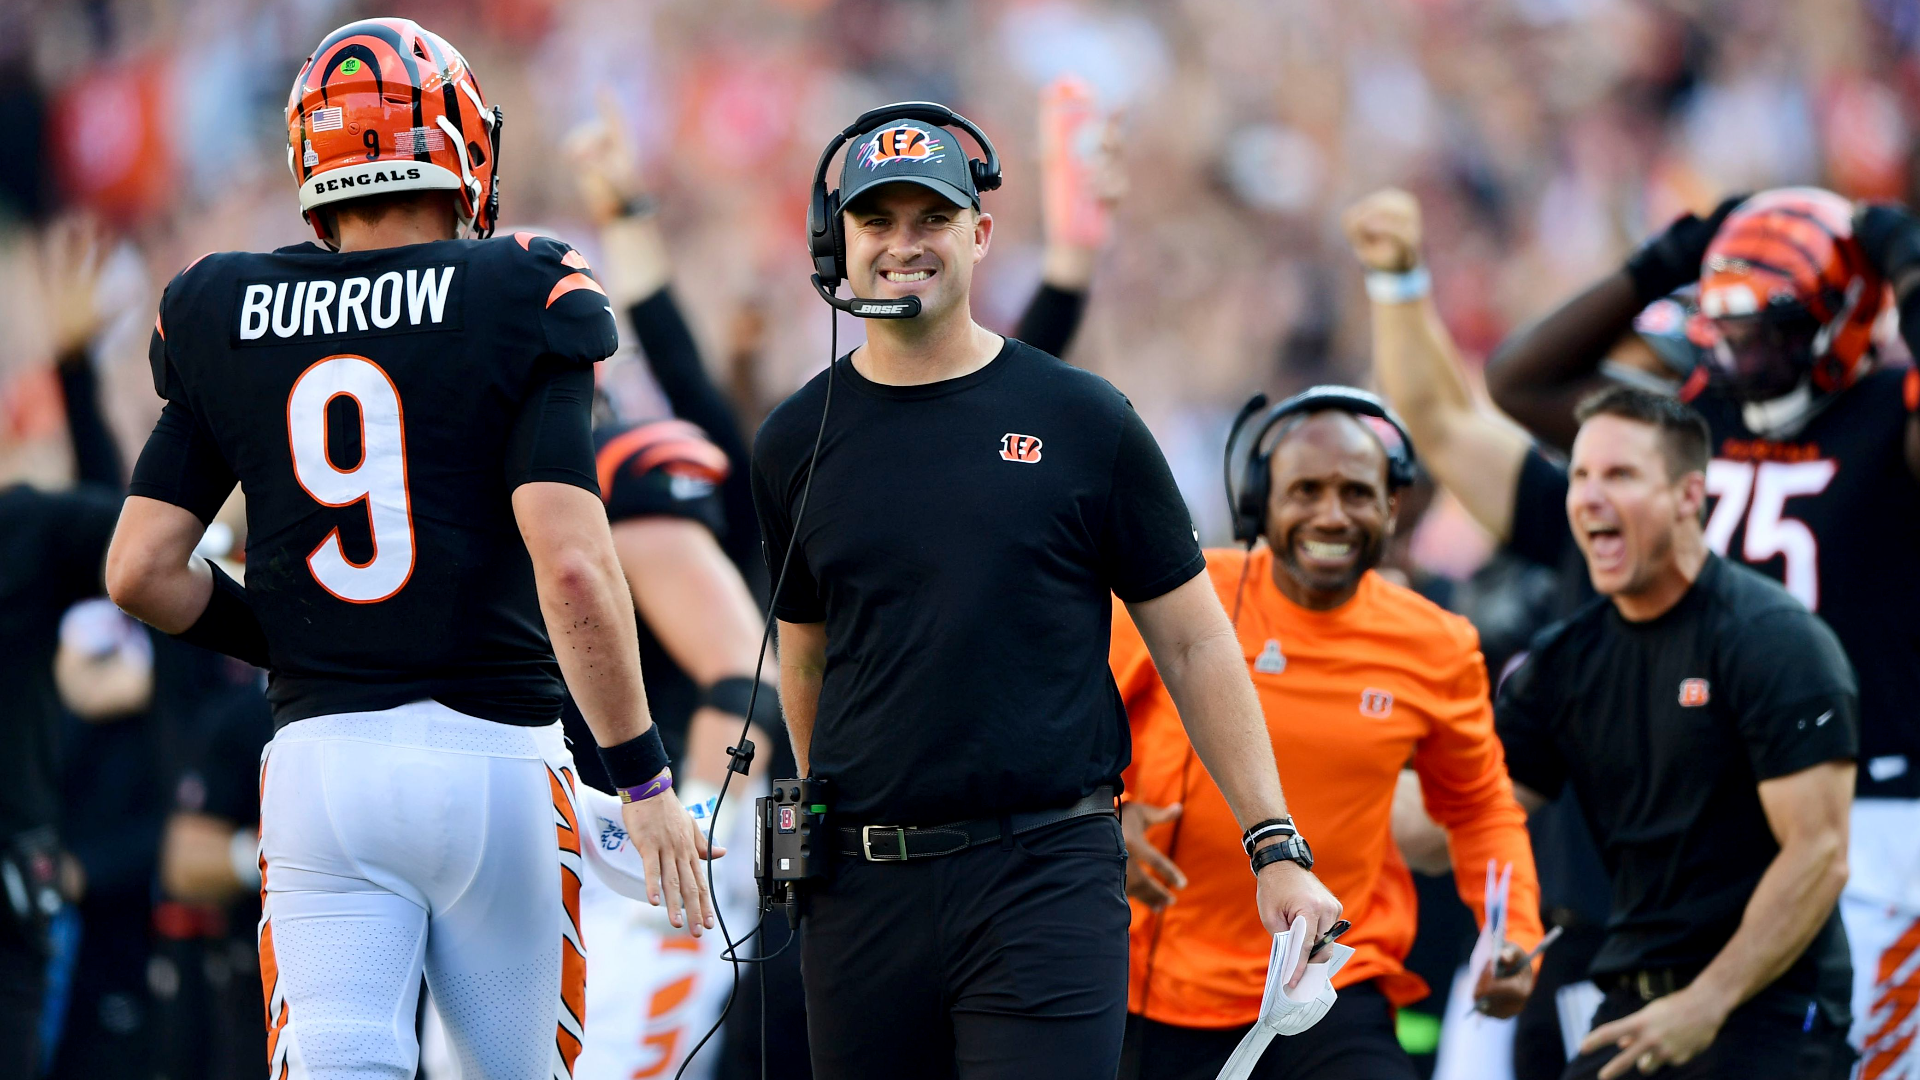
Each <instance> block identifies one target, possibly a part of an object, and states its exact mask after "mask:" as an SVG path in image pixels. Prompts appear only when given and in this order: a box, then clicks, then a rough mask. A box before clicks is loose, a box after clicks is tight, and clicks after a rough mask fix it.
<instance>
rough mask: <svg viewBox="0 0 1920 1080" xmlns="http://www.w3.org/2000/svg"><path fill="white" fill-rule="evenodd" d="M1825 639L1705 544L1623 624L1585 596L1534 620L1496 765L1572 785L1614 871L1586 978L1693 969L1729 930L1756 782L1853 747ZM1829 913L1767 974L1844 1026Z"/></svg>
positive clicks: (1842, 970) (1840, 953)
mask: <svg viewBox="0 0 1920 1080" xmlns="http://www.w3.org/2000/svg"><path fill="white" fill-rule="evenodd" d="M1857 696H1858V685H1857V683H1856V682H1855V680H1854V676H1853V670H1852V668H1851V667H1849V666H1848V664H1847V658H1846V654H1845V653H1843V652H1842V651H1841V649H1840V642H1839V640H1838V639H1837V638H1835V637H1834V634H1833V631H1831V630H1829V629H1828V628H1827V626H1826V624H1825V623H1823V622H1821V621H1820V620H1819V618H1818V617H1816V616H1814V615H1813V614H1812V613H1810V612H1809V611H1807V609H1806V608H1805V606H1803V605H1802V604H1800V603H1799V602H1798V601H1796V600H1795V599H1794V598H1793V597H1792V596H1790V595H1788V593H1787V592H1786V590H1785V589H1783V588H1781V587H1780V586H1779V585H1776V584H1774V583H1773V582H1771V581H1769V580H1767V579H1766V578H1764V577H1762V576H1760V574H1758V573H1756V572H1754V571H1752V570H1749V569H1747V568H1745V567H1743V566H1739V565H1737V564H1734V563H1729V562H1727V561H1726V560H1723V559H1721V558H1720V557H1718V556H1714V555H1709V556H1708V557H1707V562H1706V565H1705V567H1704V568H1702V570H1701V572H1700V576H1699V577H1698V578H1696V579H1695V580H1694V583H1693V587H1692V588H1691V589H1689V590H1688V591H1687V594H1686V595H1685V596H1684V597H1682V598H1681V600H1680V602H1679V603H1678V604H1676V605H1674V607H1673V608H1672V609H1671V610H1669V611H1667V612H1666V613H1665V614H1663V615H1661V616H1660V617H1658V618H1655V619H1651V620H1648V621H1646V622H1640V623H1635V622H1629V621H1627V620H1626V619H1624V618H1622V617H1621V615H1620V613H1619V611H1618V609H1616V608H1615V607H1614V606H1613V603H1612V602H1611V601H1609V600H1607V599H1605V598H1597V599H1595V600H1594V601H1593V602H1591V603H1589V604H1588V605H1587V606H1585V607H1583V608H1582V609H1581V610H1580V611H1579V612H1578V613H1576V614H1575V615H1574V616H1572V617H1571V618H1570V619H1568V620H1567V621H1565V622H1563V623H1560V624H1558V625H1556V626H1554V627H1551V628H1549V629H1548V630H1547V631H1545V632H1544V633H1542V634H1541V636H1540V637H1539V638H1538V639H1536V641H1535V643H1534V649H1533V652H1532V654H1531V655H1530V656H1529V657H1528V659H1527V661H1526V662H1525V663H1524V664H1522V665H1521V667H1520V668H1519V669H1518V670H1517V671H1515V672H1514V674H1513V676H1512V677H1511V678H1509V679H1508V680H1507V682H1506V685H1505V686H1504V687H1503V688H1502V690H1501V693H1500V702H1499V706H1498V708H1497V721H1498V725H1499V733H1500V739H1501V741H1502V742H1503V743H1505V745H1506V751H1507V770H1508V772H1509V773H1510V774H1511V775H1512V776H1513V779H1514V780H1515V781H1517V782H1519V783H1521V784H1525V785H1526V786H1528V787H1530V788H1532V789H1534V790H1535V791H1538V792H1540V793H1541V794H1543V795H1546V796H1548V797H1552V796H1554V795H1556V794H1558V793H1559V791H1560V789H1561V786H1562V785H1563V784H1566V783H1571V784H1572V785H1573V787H1574V791H1575V793H1576V794H1578V795H1579V798H1580V805H1581V806H1582V808H1583V809H1584V811H1585V813H1586V816H1587V822H1588V824H1589V825H1590V826H1591V827H1592V830H1593V835H1594V838H1595V839H1596V840H1597V841H1598V842H1599V844H1600V852H1601V857H1602V858H1603V859H1604V861H1605V862H1606V865H1607V871H1608V874H1609V876H1610V877H1611V878H1612V881H1613V904H1612V914H1611V915H1610V916H1609V918H1608V921H1607V940H1606V944H1605V945H1604V946H1602V947H1601V950H1600V955H1599V956H1598V957H1597V958H1596V959H1595V960H1594V964H1593V970H1594V973H1595V974H1603V975H1604V974H1610V973H1616V972H1625V971H1633V970H1637V969H1642V968H1681V969H1694V970H1697V969H1698V968H1700V967H1703V966H1705V965H1706V964H1707V963H1708V962H1710V961H1711V960H1712V959H1713V958H1714V956H1716V955H1717V954H1718V953H1719V951H1720V950H1721V948H1722V947H1724V946H1725V945H1726V943H1727V940H1728V939H1729V938H1731V937H1732V936H1733V932H1734V930H1736V929H1737V928H1738V927H1739V925H1740V918H1741V915H1742V913H1743V912H1744V911H1745V909H1746V905H1747V900H1748V898H1749V897H1751V896H1752V894H1753V890H1754V887H1755V886H1756V885H1758V884H1759V881H1760V876H1761V874H1763V873H1764V872H1765V871H1766V869H1767V866H1768V864H1769V863H1770V862H1771V861H1772V860H1773V857H1774V856H1775V855H1776V854H1778V853H1779V850H1780V848H1779V844H1778V843H1777V842H1776V841H1775V840H1774V836H1773V831H1772V829H1771V828H1770V827H1769V826H1768V824H1767V819H1766V814H1765V812H1764V810H1763V809H1762V808H1761V804H1760V796H1759V792H1758V785H1759V784H1760V782H1761V781H1764V780H1770V779H1774V778H1776V777H1780V776H1785V775H1787V774H1789V773H1794V772H1798V771H1800V770H1802V769H1806V768H1809V767H1811V766H1814V765H1818V764H1820V763H1822V762H1826V761H1834V760H1839V759H1849V758H1853V757H1854V756H1855V755H1856V753H1857V752H1858V749H1859V733H1858V731H1859V729H1858V716H1857V704H1856V701H1857ZM1851 971H1852V969H1851V965H1850V963H1849V960H1848V956H1847V943H1846V935H1845V933H1844V932H1843V931H1842V930H1841V928H1840V917H1839V913H1838V910H1837V909H1836V910H1835V911H1834V912H1833V913H1831V914H1829V916H1828V918H1827V921H1826V925H1825V926H1823V927H1822V928H1821V930H1820V932H1819V934H1818V936H1816V937H1815V938H1814V940H1813V943H1812V944H1811V945H1809V946H1808V947H1807V950H1806V952H1805V953H1803V954H1802V955H1801V956H1800V958H1799V960H1798V961H1796V962H1795V963H1794V965H1793V967H1792V968H1790V969H1789V970H1788V971H1787V973H1786V974H1785V975H1782V976H1781V977H1780V979H1779V980H1778V982H1777V984H1776V985H1778V986H1780V987H1783V988H1785V989H1787V990H1791V991H1794V992H1797V993H1801V994H1805V995H1807V996H1809V997H1812V998H1816V999H1817V1000H1819V1001H1820V1002H1821V1004H1822V1006H1823V1007H1824V1008H1825V1009H1827V1011H1828V1013H1829V1015H1830V1016H1831V1017H1832V1018H1833V1019H1834V1021H1835V1022H1836V1023H1841V1024H1844V1023H1845V1022H1846V1021H1845V1016H1846V1012H1847V1000H1848V995H1849V993H1850V989H1851V979H1852V974H1851Z"/></svg>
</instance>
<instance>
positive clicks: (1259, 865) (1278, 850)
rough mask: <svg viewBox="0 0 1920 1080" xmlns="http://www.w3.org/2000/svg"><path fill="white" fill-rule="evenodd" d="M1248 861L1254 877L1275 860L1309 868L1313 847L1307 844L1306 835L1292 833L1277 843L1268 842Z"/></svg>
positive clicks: (1311, 865)
mask: <svg viewBox="0 0 1920 1080" xmlns="http://www.w3.org/2000/svg"><path fill="white" fill-rule="evenodd" d="M1248 861H1249V862H1250V863H1251V864H1252V866H1253V872H1254V875H1255V876H1256V877H1257V876H1259V873H1260V871H1261V870H1263V869H1265V868H1267V867H1269V866H1272V865H1273V864H1274V863H1277V862H1291V863H1298V864H1300V869H1302V870H1311V869H1313V849H1312V848H1310V847H1308V846H1307V838H1306V837H1304V836H1301V835H1300V834H1299V833H1294V834H1293V835H1292V836H1289V837H1287V838H1286V839H1284V840H1282V841H1280V842H1279V843H1277V844H1269V845H1268V846H1266V847H1263V848H1261V849H1260V850H1259V851H1256V852H1254V853H1253V858H1251V859H1249V860H1248Z"/></svg>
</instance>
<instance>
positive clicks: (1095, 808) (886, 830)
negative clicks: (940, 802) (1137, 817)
mask: <svg viewBox="0 0 1920 1080" xmlns="http://www.w3.org/2000/svg"><path fill="white" fill-rule="evenodd" d="M1112 813H1113V789H1112V788H1110V787H1101V788H1099V789H1098V790H1096V791H1095V792H1094V793H1093V794H1091V795H1088V796H1087V797H1085V798H1083V799H1081V800H1080V801H1079V802H1077V803H1074V804H1073V805H1072V806H1063V807H1059V808H1058V809H1054V810H1033V811H1028V812H1024V813H1018V814H1009V815H1007V816H1006V817H1004V818H979V819H977V820H974V821H956V822H954V823H952V824H950V825H928V826H925V827H921V826H918V825H843V826H841V827H840V828H838V829H835V830H834V832H835V833H836V834H838V835H839V837H840V846H839V851H840V854H842V855H858V856H860V857H861V858H863V859H865V860H867V861H868V862H905V861H907V860H908V859H930V858H933V857H934V856H937V855H952V854H954V853H955V852H960V851H965V850H967V849H968V848H970V847H974V846H977V845H979V844H991V843H995V842H997V841H998V840H999V839H1000V837H1001V832H1000V824H1001V822H1003V821H1005V822H1007V823H1008V835H1012V836H1019V835H1020V834H1021V833H1027V832H1032V831H1033V830H1035V829H1040V828H1045V827H1046V826H1048V825H1054V824H1058V823H1059V822H1062V821H1069V820H1072V819H1073V818H1081V817H1092V816H1093V815H1095V814H1112Z"/></svg>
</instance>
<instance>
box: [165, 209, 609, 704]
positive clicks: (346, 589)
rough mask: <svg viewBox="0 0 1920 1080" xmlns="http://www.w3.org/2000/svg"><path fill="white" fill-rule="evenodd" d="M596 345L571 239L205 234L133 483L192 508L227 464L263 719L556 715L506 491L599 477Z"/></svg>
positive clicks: (210, 501) (170, 295) (602, 347)
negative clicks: (243, 513) (398, 243)
mask: <svg viewBox="0 0 1920 1080" xmlns="http://www.w3.org/2000/svg"><path fill="white" fill-rule="evenodd" d="M615 344H616V335H615V329H614V321H613V313H612V311H611V310H610V309H609V307H608V305H607V298H606V294H605V293H604V292H603V291H602V290H601V288H600V286H599V285H598V284H597V283H596V282H595V280H594V278H593V274H592V271H591V269H590V268H589V267H588V266H587V263H586V260H585V259H584V258H582V257H581V256H580V254H579V253H578V252H576V251H574V250H573V249H572V248H570V247H568V246H567V245H566V244H564V243H561V242H560V241H557V240H554V239H551V238H548V237H544V236H537V235H534V234H531V233H519V234H516V235H514V236H512V237H499V238H495V239H491V240H449V241H443V242H439V243H432V244H415V245H409V246H405V247H398V248H389V249H384V250H378V251H363V252H352V253H346V254H341V253H335V252H329V251H326V250H324V249H322V248H319V247H317V246H315V245H312V244H304V245H300V246H298V247H292V248H284V249H281V250H279V251H276V252H273V253H272V254H268V255H260V254H251V253H224V254H216V255H209V256H207V257H205V258H203V259H201V260H200V261H199V262H197V263H195V264H194V265H192V266H190V267H188V268H187V269H186V270H185V271H183V272H182V273H181V274H180V275H179V276H178V277H176V278H175V279H174V280H173V282H172V283H171V284H170V285H169V286H168V287H167V291H166V294H165V296H164V297H163V298H162V300H161V304H160V317H159V320H158V322H157V323H156V324H155V327H154V333H153V339H152V346H151V350H150V357H151V360H152V364H153V378H154V388H155V390H157V391H158V392H159V393H160V395H161V396H162V397H163V398H165V399H166V400H167V406H166V410H165V412H164V413H163V414H162V417H161V421H160V423H159V425H157V426H156V428H155V431H154V435H153V437H152V439H151V440H149V442H148V445H147V449H146V451H145V452H144V453H143V454H142V455H141V461H140V465H139V467H138V468H137V469H136V470H135V477H134V484H133V486H132V489H131V490H132V493H133V494H135V495H144V496H148V497H151V498H158V499H162V500H164V501H167V502H172V503H174V504H176V505H179V506H182V507H185V508H186V509H188V510H191V511H193V512H194V513H195V514H197V515H198V516H199V517H200V518H201V519H202V520H203V521H204V520H210V519H211V518H212V516H213V515H214V513H215V512H216V511H217V510H218V509H219V507H220V504H221V503H222V502H223V501H224V500H225V499H226V497H227V495H228V494H229V493H230V492H231V490H232V488H233V485H234V483H235V482H236V481H238V483H239V485H240V487H241V489H242V491H243V492H244V493H245V496H246V500H247V561H246V565H247V574H246V588H247V599H248V602H249V604H250V605H251V606H252V608H253V610H254V612H255V614H256V615H257V616H258V617H259V619H260V622H261V624H262V626H263V627H264V628H265V630H266V635H267V642H268V648H269V653H270V656H271V659H272V670H271V672H270V680H269V686H268V696H269V698H270V699H271V700H272V702H273V705H274V710H275V719H276V722H278V723H281V724H285V723H288V722H290V721H293V720H298V719H302V718H305V717H308V716H317V715H322V714H327V713H338V712H359V711H368V710H375V709H384V708H390V707H393V706H396V705H400V704H404V703H406V702H408V701H417V700H421V699H423V698H433V699H436V700H439V701H441V702H443V703H445V704H447V705H449V706H451V707H453V708H455V709H458V710H460V711H462V712H466V713H469V714H471V715H475V716H480V717H484V718H486V719H491V720H499V721H503V722H507V723H521V724H545V723H550V722H552V721H553V720H554V719H556V718H557V717H558V716H559V710H560V702H561V699H562V695H563V693H564V689H563V685H562V683H561V680H560V676H559V668H558V666H557V665H556V664H555V662H554V658H553V650H552V647H551V645H550V644H549V642H548V640H547V634H546V629H545V624H544V622H543V620H542V618H541V615H540V609H539V603H538V598H537V596H536V595H535V592H534V586H533V571H532V566H531V563H530V560H529V559H528V556H527V552H526V548H525V545H524V544H523V543H522V541H521V538H520V532H519V528H518V526H517V523H516V521H515V518H514V515H513V508H512V502H511V494H512V490H513V488H514V487H515V486H517V485H518V484H519V483H522V482H525V481H527V480H559V481H563V482H569V483H575V484H577V485H578V486H581V487H584V488H588V489H590V490H597V488H596V485H595V482H594V477H593V471H594V470H593V457H592V444H591V436H590V433H589V419H590V409H591V396H592V386H593V375H592V365H593V363H594V362H595V361H598V360H600V359H602V358H604V357H605V356H607V355H609V354H610V353H611V352H612V351H613V349H614V347H615Z"/></svg>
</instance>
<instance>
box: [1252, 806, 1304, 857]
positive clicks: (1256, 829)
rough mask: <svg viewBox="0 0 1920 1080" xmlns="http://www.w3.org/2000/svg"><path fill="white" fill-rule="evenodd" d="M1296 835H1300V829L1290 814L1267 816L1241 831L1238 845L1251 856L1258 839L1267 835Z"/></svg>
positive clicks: (1260, 839)
mask: <svg viewBox="0 0 1920 1080" xmlns="http://www.w3.org/2000/svg"><path fill="white" fill-rule="evenodd" d="M1298 835H1300V829H1299V828H1298V827H1297V826H1296V825H1294V823H1293V816H1292V815H1288V816H1286V817H1277V818H1268V819H1267V820H1265V821H1256V822H1254V823H1253V825H1252V826H1251V827H1249V828H1248V829H1247V831H1246V832H1243V833H1241V834H1240V846H1241V847H1243V848H1245V849H1246V850H1247V854H1248V855H1249V856H1251V855H1252V854H1253V849H1254V847H1255V846H1256V845H1258V844H1259V843H1260V841H1262V840H1265V839H1266V838H1267V837H1269V836H1298Z"/></svg>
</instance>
